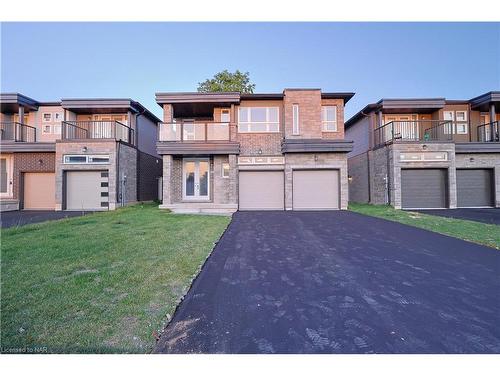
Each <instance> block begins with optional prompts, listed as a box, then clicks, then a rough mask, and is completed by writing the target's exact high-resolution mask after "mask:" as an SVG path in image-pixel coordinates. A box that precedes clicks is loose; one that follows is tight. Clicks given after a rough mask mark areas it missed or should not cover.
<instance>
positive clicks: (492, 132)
mask: <svg viewBox="0 0 500 375" xmlns="http://www.w3.org/2000/svg"><path fill="white" fill-rule="evenodd" d="M496 119H497V116H496V113H495V103H490V141H492V142H494V141H495V135H496V134H495V124H494V122H495V121H496Z"/></svg>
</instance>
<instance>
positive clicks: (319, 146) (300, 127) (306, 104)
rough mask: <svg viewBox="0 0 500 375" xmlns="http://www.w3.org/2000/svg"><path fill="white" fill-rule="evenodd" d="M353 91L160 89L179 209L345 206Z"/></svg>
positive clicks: (161, 146)
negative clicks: (347, 118)
mask: <svg viewBox="0 0 500 375" xmlns="http://www.w3.org/2000/svg"><path fill="white" fill-rule="evenodd" d="M353 95H354V94H353V93H335V92H322V91H321V90H320V89H285V90H284V91H283V92H282V93H274V94H243V93H241V94H240V93H238V92H226V93H157V94H156V101H157V103H158V104H159V105H160V106H161V107H162V108H163V114H164V115H163V117H164V118H163V121H164V122H163V123H161V124H159V126H158V143H157V150H158V153H159V154H160V155H162V157H163V188H162V190H163V202H162V205H161V206H160V207H161V208H168V209H171V210H173V211H174V212H214V213H230V212H234V211H236V210H334V209H346V208H347V203H348V196H347V194H348V191H347V190H348V189H347V153H348V152H349V151H351V150H352V142H351V141H346V140H344V105H345V104H346V103H347V102H348V101H349V99H351V98H352V96H353Z"/></svg>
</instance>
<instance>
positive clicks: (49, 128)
mask: <svg viewBox="0 0 500 375" xmlns="http://www.w3.org/2000/svg"><path fill="white" fill-rule="evenodd" d="M43 132H44V133H52V126H51V125H43Z"/></svg>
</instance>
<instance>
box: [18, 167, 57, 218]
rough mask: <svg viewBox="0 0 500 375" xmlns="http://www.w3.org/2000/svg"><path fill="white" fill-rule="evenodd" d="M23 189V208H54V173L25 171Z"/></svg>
mask: <svg viewBox="0 0 500 375" xmlns="http://www.w3.org/2000/svg"><path fill="white" fill-rule="evenodd" d="M23 189H24V209H25V210H53V209H55V205H56V177H55V173H25V174H24V185H23Z"/></svg>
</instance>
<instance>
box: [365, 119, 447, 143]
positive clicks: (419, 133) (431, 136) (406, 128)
mask: <svg viewBox="0 0 500 375" xmlns="http://www.w3.org/2000/svg"><path fill="white" fill-rule="evenodd" d="M452 133H453V123H452V121H442V120H418V121H391V122H388V123H387V124H384V125H382V126H380V127H378V128H377V129H375V130H374V144H375V146H381V145H384V144H388V143H393V142H418V141H451V140H453V134H452Z"/></svg>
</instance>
